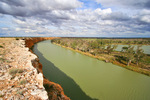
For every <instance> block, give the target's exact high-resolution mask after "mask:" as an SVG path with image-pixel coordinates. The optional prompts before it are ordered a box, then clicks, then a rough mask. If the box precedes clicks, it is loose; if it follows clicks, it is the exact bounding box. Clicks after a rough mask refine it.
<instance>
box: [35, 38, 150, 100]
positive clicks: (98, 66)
mask: <svg viewBox="0 0 150 100" xmlns="http://www.w3.org/2000/svg"><path fill="white" fill-rule="evenodd" d="M33 51H34V53H35V54H36V55H38V57H39V59H40V63H42V65H43V74H44V76H45V77H46V78H47V79H49V80H50V81H53V82H55V83H58V84H60V85H61V86H62V87H63V89H64V92H65V94H66V95H67V96H68V97H70V98H71V99H72V100H94V99H98V100H150V77H149V76H146V75H143V74H139V73H136V72H133V71H130V70H127V69H125V68H122V67H119V66H116V65H113V64H111V63H105V62H103V61H100V60H97V59H94V58H91V57H88V56H85V55H82V54H79V53H77V52H74V51H71V50H68V49H66V48H62V47H60V46H57V45H54V44H52V43H51V42H50V41H49V40H47V41H42V42H39V43H37V44H35V45H34V48H33Z"/></svg>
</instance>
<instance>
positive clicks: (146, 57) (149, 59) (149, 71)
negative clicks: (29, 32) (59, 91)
mask: <svg viewBox="0 0 150 100" xmlns="http://www.w3.org/2000/svg"><path fill="white" fill-rule="evenodd" d="M51 42H52V43H54V44H57V45H60V46H62V47H65V48H68V49H71V50H74V51H76V52H79V53H81V54H84V55H87V56H90V57H93V58H97V59H99V60H103V61H105V62H107V63H108V62H110V63H113V64H115V65H119V66H122V67H124V68H127V69H130V70H132V71H136V72H139V73H143V74H145V75H148V76H150V54H145V53H144V50H143V49H142V48H141V46H142V45H150V39H149V38H146V39H95V38H94V39H92V38H59V39H53V40H52V41H51ZM118 45H127V46H124V47H122V50H121V51H116V48H117V46H118ZM135 45H137V47H136V48H135Z"/></svg>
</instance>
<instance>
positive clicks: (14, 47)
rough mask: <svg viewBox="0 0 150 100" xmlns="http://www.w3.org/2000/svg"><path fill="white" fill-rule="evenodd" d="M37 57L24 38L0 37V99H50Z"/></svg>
mask: <svg viewBox="0 0 150 100" xmlns="http://www.w3.org/2000/svg"><path fill="white" fill-rule="evenodd" d="M36 59H38V58H37V56H36V55H34V54H33V53H31V52H29V48H27V47H25V41H24V40H16V39H15V38H0V99H4V100H26V99H27V100H48V94H47V92H46V91H45V88H44V86H43V80H44V78H43V74H42V73H41V72H40V71H37V69H36V68H35V67H33V65H35V66H36V64H37V63H38V61H37V60H36ZM38 67H39V68H41V65H39V64H38Z"/></svg>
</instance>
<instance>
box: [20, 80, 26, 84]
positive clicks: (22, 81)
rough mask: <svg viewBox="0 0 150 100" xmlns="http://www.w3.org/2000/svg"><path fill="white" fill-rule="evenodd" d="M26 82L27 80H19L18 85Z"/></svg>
mask: <svg viewBox="0 0 150 100" xmlns="http://www.w3.org/2000/svg"><path fill="white" fill-rule="evenodd" d="M26 83H27V80H25V79H23V80H21V81H20V82H19V85H23V84H26Z"/></svg>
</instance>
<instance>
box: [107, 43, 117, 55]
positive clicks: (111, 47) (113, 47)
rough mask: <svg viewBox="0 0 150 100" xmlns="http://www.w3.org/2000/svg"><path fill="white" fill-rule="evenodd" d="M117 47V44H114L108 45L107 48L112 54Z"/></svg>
mask: <svg viewBox="0 0 150 100" xmlns="http://www.w3.org/2000/svg"><path fill="white" fill-rule="evenodd" d="M116 48H117V45H113V46H111V45H108V46H107V48H106V50H107V53H108V54H111V53H112V52H113V51H114V50H115V49H116Z"/></svg>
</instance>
